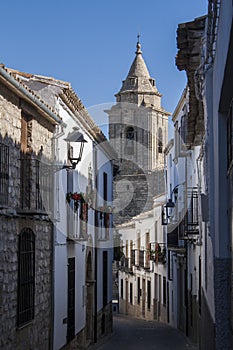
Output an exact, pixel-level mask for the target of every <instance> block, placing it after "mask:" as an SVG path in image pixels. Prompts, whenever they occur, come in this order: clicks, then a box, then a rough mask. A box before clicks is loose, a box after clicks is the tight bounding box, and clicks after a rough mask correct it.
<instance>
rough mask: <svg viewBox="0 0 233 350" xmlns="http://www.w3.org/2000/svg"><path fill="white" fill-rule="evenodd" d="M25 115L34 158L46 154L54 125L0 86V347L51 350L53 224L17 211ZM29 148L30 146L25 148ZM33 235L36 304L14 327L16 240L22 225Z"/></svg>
mask: <svg viewBox="0 0 233 350" xmlns="http://www.w3.org/2000/svg"><path fill="white" fill-rule="evenodd" d="M24 112H26V113H30V115H31V118H32V124H31V125H32V131H33V132H32V134H31V135H30V142H31V149H30V152H31V154H33V156H37V155H38V153H39V152H40V151H41V146H42V148H43V154H44V156H45V157H46V158H50V157H51V154H52V152H51V151H52V150H51V138H52V135H53V132H52V131H53V126H52V125H51V124H49V123H48V121H46V120H45V118H44V117H43V116H41V115H39V112H38V111H36V110H35V109H34V108H33V107H31V106H29V105H28V104H27V103H25V102H24V101H23V99H22V98H19V97H17V95H16V94H14V93H13V92H12V91H10V90H9V89H8V88H7V87H5V86H4V85H3V84H0V142H1V143H3V144H4V145H6V146H8V147H9V184H8V202H7V205H5V206H4V207H2V206H1V208H0V252H1V254H0V348H1V349H4V350H12V349H15V350H29V349H30V350H46V349H51V320H52V318H51V314H52V310H51V298H52V278H51V273H52V232H53V227H52V223H51V222H50V221H49V219H48V216H46V215H44V216H41V215H34V214H29V213H28V212H26V211H25V212H20V211H19V208H20V201H21V193H20V191H21V183H22V181H24V182H25V179H24V178H21V160H20V158H21V144H20V142H21V119H22V115H23V113H24ZM28 151H29V150H28ZM24 228H30V229H31V230H32V231H33V233H34V235H35V304H34V306H35V308H34V311H35V312H34V318H33V320H32V321H31V322H29V323H28V324H26V325H24V326H23V327H21V328H18V327H17V307H18V300H17V293H18V243H19V234H20V232H21V230H22V229H24Z"/></svg>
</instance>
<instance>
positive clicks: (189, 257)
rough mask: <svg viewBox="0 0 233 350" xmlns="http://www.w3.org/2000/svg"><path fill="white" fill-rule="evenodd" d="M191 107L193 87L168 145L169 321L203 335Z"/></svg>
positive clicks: (198, 180) (198, 175)
mask: <svg viewBox="0 0 233 350" xmlns="http://www.w3.org/2000/svg"><path fill="white" fill-rule="evenodd" d="M189 112H190V110H189V89H188V87H187V88H186V89H185V90H184V92H183V94H182V96H181V99H180V101H179V103H178V105H177V107H176V109H175V111H174V113H173V116H172V121H173V123H174V138H173V139H171V140H170V142H169V143H168V145H167V147H166V149H165V157H166V159H167V161H166V164H167V188H168V193H167V203H166V205H165V206H164V218H165V220H164V225H165V227H166V228H167V248H168V256H167V259H168V261H167V266H168V269H167V272H168V274H167V278H168V290H167V293H168V300H169V310H168V322H169V323H170V324H172V325H174V326H176V327H177V328H179V329H181V330H182V331H184V332H185V333H186V334H189V336H190V337H191V338H192V340H194V341H197V337H198V325H199V324H198V322H199V311H200V307H201V304H200V303H201V297H200V285H201V282H202V281H201V273H202V270H201V258H202V227H201V223H200V215H201V207H200V203H201V193H202V192H203V187H202V185H203V173H202V171H201V170H202V169H201V168H200V164H201V161H202V158H201V157H202V148H201V146H199V145H194V144H193V145H192V146H191V147H190V146H188V145H187V138H188V128H187V118H188V116H189Z"/></svg>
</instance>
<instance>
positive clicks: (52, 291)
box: [50, 126, 65, 350]
mask: <svg viewBox="0 0 233 350" xmlns="http://www.w3.org/2000/svg"><path fill="white" fill-rule="evenodd" d="M64 134H65V132H64V130H63V126H61V130H60V131H59V127H57V128H56V131H55V132H54V134H53V138H52V142H53V146H52V147H53V149H52V152H53V156H54V155H55V153H56V151H58V149H57V142H56V141H57V139H58V138H59V137H61V136H63V135H64ZM54 182H55V184H57V182H56V181H54ZM58 184H59V182H58ZM55 190H56V193H58V192H59V187H56V188H55ZM57 199H58V198H57ZM53 215H54V213H53ZM57 216H58V212H57V213H56V218H55V217H54V216H53V221H54V219H55V220H56V221H57ZM55 243H56V233H55V226H54V224H53V223H52V272H51V275H52V276H51V279H52V280H51V306H52V309H51V341H50V349H51V350H53V349H54V320H55V318H54V311H55V305H54V293H55Z"/></svg>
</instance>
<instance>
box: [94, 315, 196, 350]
mask: <svg viewBox="0 0 233 350" xmlns="http://www.w3.org/2000/svg"><path fill="white" fill-rule="evenodd" d="M96 349H98V350H139V349H140V350H144V349H145V350H197V347H195V346H194V345H193V344H191V343H190V341H189V339H188V338H187V337H186V336H185V335H184V334H183V333H182V332H180V331H179V330H177V329H176V328H173V327H171V326H169V325H166V324H162V323H158V322H155V321H145V320H141V319H136V318H132V317H129V316H125V315H120V314H118V315H117V316H114V320H113V333H112V334H111V335H109V336H107V337H106V338H103V339H101V340H100V341H99V342H98V343H97V344H95V345H93V346H91V347H90V350H96Z"/></svg>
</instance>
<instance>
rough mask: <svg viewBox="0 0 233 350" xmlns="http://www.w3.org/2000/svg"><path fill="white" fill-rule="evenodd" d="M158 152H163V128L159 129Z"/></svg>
mask: <svg viewBox="0 0 233 350" xmlns="http://www.w3.org/2000/svg"><path fill="white" fill-rule="evenodd" d="M158 153H163V132H162V129H161V128H159V130H158Z"/></svg>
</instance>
